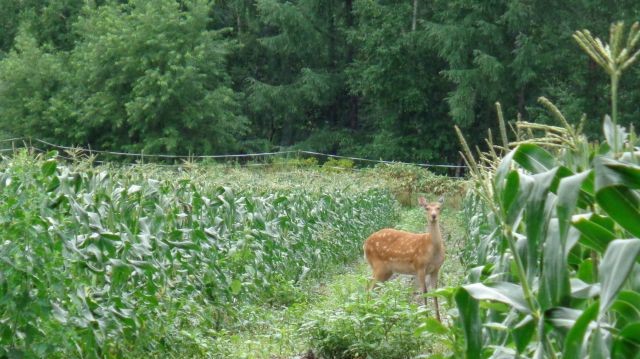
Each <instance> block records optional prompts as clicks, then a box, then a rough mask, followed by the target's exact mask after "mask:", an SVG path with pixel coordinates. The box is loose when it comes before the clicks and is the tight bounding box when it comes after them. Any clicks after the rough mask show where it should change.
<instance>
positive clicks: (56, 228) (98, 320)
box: [0, 153, 395, 357]
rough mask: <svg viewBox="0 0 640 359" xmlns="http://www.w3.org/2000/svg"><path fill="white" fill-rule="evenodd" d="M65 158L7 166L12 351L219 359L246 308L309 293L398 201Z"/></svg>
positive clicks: (6, 276)
mask: <svg viewBox="0 0 640 359" xmlns="http://www.w3.org/2000/svg"><path fill="white" fill-rule="evenodd" d="M55 156H56V153H49V154H47V156H46V157H41V158H37V159H34V158H33V157H31V156H29V155H27V154H17V155H16V156H14V157H12V158H6V159H4V160H3V162H2V164H1V171H0V186H2V191H1V193H2V195H1V197H2V198H1V200H0V203H1V206H0V221H1V223H2V226H0V234H1V236H2V238H4V241H3V243H2V245H1V246H0V260H1V263H2V271H1V272H2V275H1V276H0V303H2V304H1V305H0V316H1V317H2V318H4V319H3V320H5V319H6V320H5V321H4V323H5V325H3V326H2V329H1V331H0V355H2V356H26V357H69V356H82V357H123V356H129V357H141V356H147V355H155V356H166V355H173V356H188V357H194V356H195V357H200V356H204V355H214V354H215V353H216V350H218V349H219V347H220V346H219V344H220V343H217V342H216V332H217V331H220V330H224V329H225V328H228V327H230V326H232V325H233V323H235V321H236V320H237V315H238V309H237V305H238V304H239V303H251V302H260V303H271V304H273V305H287V304H290V303H292V302H296V301H299V300H304V294H303V293H301V292H299V290H298V289H296V288H295V286H294V283H297V282H298V281H300V280H302V279H303V278H305V277H314V276H320V275H321V274H322V273H323V272H324V271H325V270H326V269H327V268H330V267H331V266H334V265H336V264H339V263H344V262H345V261H347V260H350V259H352V258H354V257H357V256H359V255H358V253H359V252H360V247H361V241H362V238H363V237H364V236H365V235H366V234H367V233H370V232H372V231H373V230H375V229H377V228H379V226H381V225H384V224H386V223H388V221H389V220H390V219H393V215H392V214H393V212H394V210H395V205H394V202H393V200H392V198H391V197H390V196H389V195H388V194H386V193H385V192H383V191H382V190H380V189H375V188H372V187H369V188H368V189H367V188H354V189H352V190H350V191H346V190H344V189H337V187H345V186H343V185H339V183H335V184H334V185H333V186H328V185H326V184H325V185H323V186H322V187H308V188H303V187H292V186H285V187H283V188H280V189H278V187H277V186H275V185H272V187H266V186H263V185H262V186H260V185H258V186H256V187H255V188H254V187H253V186H252V184H251V183H238V181H237V179H229V178H228V177H229V174H228V173H227V174H221V176H222V177H226V178H227V180H230V181H231V182H234V185H233V186H232V187H230V186H223V185H220V184H216V183H215V182H214V181H212V179H211V178H215V176H212V175H211V173H210V172H207V171H206V169H199V168H197V167H196V168H191V169H188V170H187V171H189V172H186V173H185V172H182V171H180V170H176V169H162V168H157V167H153V166H143V167H134V168H130V169H127V168H115V167H109V166H107V167H96V168H91V167H88V166H86V164H83V163H80V164H79V165H78V166H77V167H75V166H73V165H65V164H64V163H61V162H58V161H57V160H56V159H55ZM263 176H264V174H263ZM243 187H244V188H243ZM222 354H223V353H221V355H222Z"/></svg>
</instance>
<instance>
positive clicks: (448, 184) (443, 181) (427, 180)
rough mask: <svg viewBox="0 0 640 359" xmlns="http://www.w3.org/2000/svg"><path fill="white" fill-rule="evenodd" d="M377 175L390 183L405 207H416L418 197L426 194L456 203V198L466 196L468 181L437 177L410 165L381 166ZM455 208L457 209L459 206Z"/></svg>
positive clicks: (377, 170) (377, 169) (423, 169)
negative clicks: (446, 198) (448, 198)
mask: <svg viewBox="0 0 640 359" xmlns="http://www.w3.org/2000/svg"><path fill="white" fill-rule="evenodd" d="M375 173H376V176H379V177H382V178H383V179H385V180H386V181H387V182H388V185H389V187H390V188H391V190H392V192H393V193H394V195H395V196H396V198H397V199H398V201H399V202H400V203H402V204H403V205H405V206H408V205H415V204H416V201H417V197H418V195H419V194H424V193H427V194H429V195H432V196H439V195H447V196H451V198H450V199H451V200H452V202H454V203H455V202H457V201H458V200H457V198H456V197H458V196H462V195H463V194H464V191H465V188H466V185H467V183H466V181H463V180H455V179H452V178H450V177H447V176H440V175H436V174H434V173H433V172H431V171H429V170H427V169H425V168H422V167H418V166H415V165H410V164H402V163H393V164H380V165H378V166H376V169H375ZM448 201H449V200H448ZM454 206H455V207H457V204H455V205H454Z"/></svg>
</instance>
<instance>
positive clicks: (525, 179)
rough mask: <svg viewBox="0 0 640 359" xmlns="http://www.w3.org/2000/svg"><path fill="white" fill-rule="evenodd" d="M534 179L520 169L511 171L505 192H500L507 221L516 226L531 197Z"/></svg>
mask: <svg viewBox="0 0 640 359" xmlns="http://www.w3.org/2000/svg"><path fill="white" fill-rule="evenodd" d="M533 185H534V180H533V178H532V177H531V176H527V175H525V174H522V173H518V171H511V172H510V173H509V174H508V175H507V178H506V183H505V186H504V188H503V193H501V194H500V197H501V198H502V204H503V207H502V208H503V213H504V215H505V217H506V221H507V223H508V224H509V225H510V226H512V227H514V226H515V225H516V223H517V222H518V221H520V220H521V219H522V217H521V214H522V210H523V209H524V206H525V205H526V203H527V200H528V199H529V195H530V193H531V188H532V187H533Z"/></svg>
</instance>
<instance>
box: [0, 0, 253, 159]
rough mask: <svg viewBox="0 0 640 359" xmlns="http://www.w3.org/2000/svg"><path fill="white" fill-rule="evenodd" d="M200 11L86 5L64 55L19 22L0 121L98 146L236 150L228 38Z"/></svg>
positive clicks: (197, 4)
mask: <svg viewBox="0 0 640 359" xmlns="http://www.w3.org/2000/svg"><path fill="white" fill-rule="evenodd" d="M208 12H209V8H208V5H207V4H206V2H202V1H189V2H186V3H185V4H183V5H181V4H179V3H177V2H175V1H168V0H155V1H151V2H148V1H131V2H130V3H128V4H126V5H116V4H111V5H105V6H100V7H87V8H85V9H84V13H83V16H82V17H80V18H79V20H78V21H77V22H75V24H74V29H75V33H77V36H78V39H77V41H76V45H75V47H73V49H71V50H70V51H68V52H63V51H55V50H47V49H46V48H43V47H40V46H39V45H38V44H37V42H36V41H35V40H34V39H33V38H32V36H31V35H29V32H28V30H27V29H26V27H25V28H23V30H21V32H20V36H19V37H18V38H17V41H16V47H15V51H13V52H11V53H10V54H9V56H8V57H7V58H5V59H4V60H2V61H1V62H0V95H1V96H0V98H2V103H0V117H1V118H2V120H1V121H0V127H1V128H2V129H4V131H5V132H8V133H11V134H13V135H16V136H23V135H27V136H35V137H40V138H45V139H50V140H57V141H61V142H62V143H66V144H72V143H78V142H80V143H90V144H91V145H92V146H93V147H94V148H102V149H117V150H128V151H148V152H172V153H181V154H188V153H193V152H199V153H205V152H206V153H211V152H215V151H218V152H222V151H233V150H237V145H238V139H237V137H238V136H240V135H242V134H243V133H244V132H245V131H246V129H247V120H246V118H244V117H243V116H241V115H240V114H239V106H238V103H237V100H238V96H237V94H236V93H235V92H234V91H233V90H232V89H231V87H230V85H231V84H230V77H229V75H228V74H227V71H226V66H227V64H226V58H227V56H228V54H229V53H230V52H231V51H232V50H233V47H234V42H233V41H231V40H228V39H225V38H224V34H225V31H223V30H220V31H213V30H209V29H208V22H209V18H208Z"/></svg>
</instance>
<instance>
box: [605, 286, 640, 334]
mask: <svg viewBox="0 0 640 359" xmlns="http://www.w3.org/2000/svg"><path fill="white" fill-rule="evenodd" d="M611 311H612V312H615V313H616V314H617V316H616V317H617V322H616V325H617V326H618V327H622V326H624V325H626V324H629V323H633V322H640V293H637V292H632V291H628V290H623V291H621V292H620V293H618V297H617V298H616V301H615V302H613V304H612V305H611Z"/></svg>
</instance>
